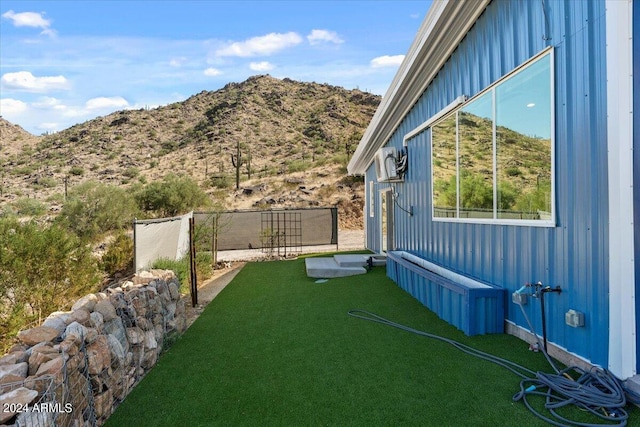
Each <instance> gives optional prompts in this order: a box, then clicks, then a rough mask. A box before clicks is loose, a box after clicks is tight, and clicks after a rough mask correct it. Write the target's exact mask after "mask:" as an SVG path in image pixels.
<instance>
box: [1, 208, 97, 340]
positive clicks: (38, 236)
mask: <svg viewBox="0 0 640 427" xmlns="http://www.w3.org/2000/svg"><path fill="white" fill-rule="evenodd" d="M0 241H1V242H2V245H0V301H1V302H2V304H0V319H1V321H0V337H3V338H4V340H3V341H2V343H0V347H2V348H0V350H5V349H6V347H7V345H8V344H9V340H10V339H11V337H13V336H15V334H16V333H17V332H18V330H20V329H22V328H23V327H25V325H28V324H30V323H32V322H34V321H41V320H42V319H43V318H44V317H46V316H48V315H49V314H50V313H51V312H53V311H57V310H63V309H67V308H69V306H70V305H71V304H72V302H73V301H75V300H76V299H77V298H78V297H79V296H81V295H84V294H86V293H90V292H94V291H96V290H97V285H98V283H99V280H100V274H99V270H98V267H97V263H96V260H95V258H94V257H93V256H92V255H91V253H90V249H89V247H88V246H87V245H84V244H82V242H81V241H80V240H79V238H78V237H77V236H75V235H74V234H73V233H70V232H68V231H67V230H65V229H64V228H62V227H59V226H57V225H52V226H50V227H46V228H43V227H41V226H39V225H37V224H36V223H35V222H29V223H25V224H21V223H19V222H18V221H17V220H15V219H11V218H4V219H2V218H0Z"/></svg>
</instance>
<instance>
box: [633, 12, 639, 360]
mask: <svg viewBox="0 0 640 427" xmlns="http://www.w3.org/2000/svg"><path fill="white" fill-rule="evenodd" d="M633 52H634V56H633V69H634V70H640V54H636V52H640V0H633ZM633 111H634V112H635V114H634V115H633V155H634V159H633V170H634V177H633V181H634V182H640V114H639V113H638V112H640V71H637V72H635V73H634V74H633ZM633 205H634V207H635V209H634V224H635V230H634V247H635V251H636V253H635V259H636V260H640V185H636V186H634V187H633ZM635 277H636V295H640V262H636V271H635ZM636 304H637V306H636V331H640V318H638V317H637V316H638V313H640V310H638V307H640V301H638V298H636ZM636 346H637V347H636V354H640V340H636ZM636 370H637V371H638V372H640V358H638V361H637V362H636Z"/></svg>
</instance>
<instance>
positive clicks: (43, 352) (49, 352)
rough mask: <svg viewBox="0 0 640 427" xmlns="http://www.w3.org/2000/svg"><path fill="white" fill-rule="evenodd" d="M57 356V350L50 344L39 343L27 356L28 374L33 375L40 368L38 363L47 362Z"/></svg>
mask: <svg viewBox="0 0 640 427" xmlns="http://www.w3.org/2000/svg"><path fill="white" fill-rule="evenodd" d="M58 356H59V353H58V351H57V350H56V349H55V348H53V347H50V346H46V345H41V346H38V347H34V349H33V351H32V352H31V356H30V357H29V375H35V374H36V372H38V370H39V369H40V365H42V364H43V363H46V362H49V361H50V360H53V359H55V358H57V357H58Z"/></svg>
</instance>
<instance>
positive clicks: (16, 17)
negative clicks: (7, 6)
mask: <svg viewBox="0 0 640 427" xmlns="http://www.w3.org/2000/svg"><path fill="white" fill-rule="evenodd" d="M2 17H3V18H6V19H9V20H11V21H12V22H13V25H15V26H16V27H33V28H40V29H42V32H41V33H40V34H45V35H48V36H54V35H55V34H56V32H55V30H53V29H51V28H50V27H51V21H50V20H48V19H45V18H44V17H43V16H42V14H40V13H36V12H20V13H15V12H14V11H13V10H9V11H7V12H5V13H3V14H2Z"/></svg>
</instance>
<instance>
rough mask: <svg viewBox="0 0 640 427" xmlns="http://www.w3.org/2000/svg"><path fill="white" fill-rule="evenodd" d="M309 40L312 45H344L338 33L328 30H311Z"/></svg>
mask: <svg viewBox="0 0 640 427" xmlns="http://www.w3.org/2000/svg"><path fill="white" fill-rule="evenodd" d="M307 40H308V41H309V43H310V44H312V45H315V44H320V43H326V42H329V43H335V44H340V43H344V40H342V39H341V38H340V36H338V33H336V32H335V31H328V30H311V33H310V34H309V35H308V36H307Z"/></svg>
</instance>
